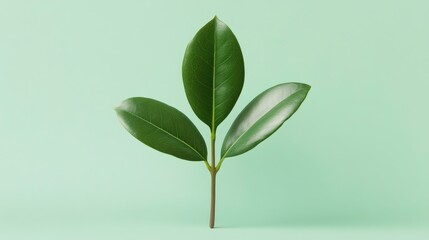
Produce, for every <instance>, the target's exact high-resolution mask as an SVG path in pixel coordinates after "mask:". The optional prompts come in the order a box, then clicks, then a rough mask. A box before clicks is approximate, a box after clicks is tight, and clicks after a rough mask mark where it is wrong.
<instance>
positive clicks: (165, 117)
mask: <svg viewBox="0 0 429 240" xmlns="http://www.w3.org/2000/svg"><path fill="white" fill-rule="evenodd" d="M115 110H116V112H117V114H118V116H119V119H120V120H121V123H122V125H123V126H124V127H125V128H126V129H127V130H128V132H129V133H131V134H132V135H133V136H134V137H135V138H137V139H138V140H140V141H141V142H142V143H144V144H146V145H148V146H149V147H152V148H154V149H156V150H158V151H161V152H164V153H167V154H171V155H173V156H176V157H178V158H181V159H185V160H192V161H203V160H206V159H207V147H206V144H205V142H204V139H203V137H202V136H201V134H200V132H199V131H198V129H197V128H196V127H195V125H194V124H193V123H192V122H191V120H189V118H188V117H186V116H185V114H183V113H182V112H180V111H179V110H177V109H175V108H173V107H171V106H169V105H167V104H165V103H162V102H159V101H156V100H154V99H150V98H142V97H135V98H129V99H127V100H125V101H123V102H122V103H121V105H120V106H119V107H117V108H116V109H115Z"/></svg>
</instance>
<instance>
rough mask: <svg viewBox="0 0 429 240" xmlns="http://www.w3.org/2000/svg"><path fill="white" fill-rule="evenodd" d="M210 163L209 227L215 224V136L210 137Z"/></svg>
mask: <svg viewBox="0 0 429 240" xmlns="http://www.w3.org/2000/svg"><path fill="white" fill-rule="evenodd" d="M211 142H212V146H211V147H212V164H211V172H210V175H211V185H212V187H211V203H210V225H209V226H210V228H214V224H215V202H216V162H215V138H214V137H212V139H211Z"/></svg>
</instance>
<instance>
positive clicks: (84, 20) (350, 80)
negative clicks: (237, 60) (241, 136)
mask: <svg viewBox="0 0 429 240" xmlns="http://www.w3.org/2000/svg"><path fill="white" fill-rule="evenodd" d="M428 12H429V4H428V2H427V1H423V0H422V1H417V0H410V1H387V0H386V1H369V0H365V1H340V0H337V1H335V0H328V1H268V0H266V1H227V0H222V1H137V0H135V1H128V0H127V1H81V0H74V1H71V0H70V1H50V0H45V1H12V0H3V1H1V2H0V104H1V108H0V110H1V113H0V238H1V239H238V238H240V239H262V238H265V239H333V238H337V239H340V238H342V239H380V238H386V239H419V238H421V239H425V237H428V236H429V231H428V230H427V226H428V224H427V223H428V221H429V188H428V184H429V174H428V172H429V147H428V143H429V127H428V122H429V110H428V107H427V105H428V103H429V97H428V89H429V44H428V43H429V28H428V26H427V25H428V23H429V14H428ZM215 14H216V15H217V16H218V17H219V18H220V19H221V20H223V21H225V22H226V23H227V24H228V25H229V26H230V27H231V29H232V30H233V31H234V33H235V34H236V36H237V38H238V40H239V42H240V44H241V47H242V50H243V54H244V58H245V64H246V79H245V85H244V88H243V92H242V94H241V96H240V98H239V100H238V102H237V105H236V107H235V108H234V110H233V112H232V113H231V114H230V116H229V117H228V118H227V119H226V120H225V122H224V123H223V124H222V125H221V126H220V127H219V130H218V131H219V133H218V145H217V147H218V149H220V145H221V141H222V139H223V136H224V135H225V133H226V131H227V130H228V128H229V126H230V124H231V123H232V121H233V120H234V118H235V117H236V116H237V114H238V112H239V111H240V110H241V109H242V108H243V107H244V106H245V105H246V104H247V103H248V102H249V101H250V100H251V99H252V98H253V97H254V96H256V95H257V94H258V93H260V92H262V91H263V90H265V89H267V88H268V87H271V86H273V85H275V84H278V83H282V82H289V81H297V82H305V83H308V84H310V85H312V90H311V91H310V93H309V96H308V98H307V99H306V101H305V102H304V103H303V105H302V107H301V108H300V110H299V111H298V112H297V113H296V114H295V115H294V116H293V117H292V118H291V119H290V120H289V121H287V122H286V124H285V125H283V127H282V128H281V129H280V130H279V131H278V132H276V133H275V134H274V135H273V136H272V137H271V138H269V139H268V140H266V141H265V142H263V143H262V144H260V145H259V146H258V147H257V148H255V149H254V150H252V151H250V152H248V153H246V154H244V155H241V156H238V157H234V158H230V159H227V160H225V162H224V164H223V166H222V169H221V171H220V172H219V175H218V198H217V199H218V201H217V218H216V224H217V226H218V227H219V228H218V229H215V230H214V231H213V230H209V228H208V217H209V181H210V179H209V174H208V172H207V170H206V169H205V166H204V164H203V163H201V162H187V161H183V160H179V159H175V158H173V157H171V156H169V155H164V154H161V153H159V152H156V151H154V150H152V149H150V148H148V147H146V146H144V145H143V144H141V143H139V142H138V141H137V140H135V139H134V138H132V137H131V135H129V134H128V133H127V132H126V131H125V130H124V129H123V127H122V126H121V125H120V123H119V121H118V120H117V117H116V115H115V113H114V111H113V108H114V107H115V106H117V105H118V104H119V103H120V101H122V100H123V99H125V98H128V97H132V96H146V97H151V98H156V99H158V100H161V101H164V102H166V103H167V104H170V105H173V106H175V107H176V108H178V109H180V110H181V111H183V112H184V113H185V114H187V115H188V116H189V117H190V118H191V120H192V121H193V122H194V123H195V124H196V125H197V127H198V128H199V129H200V131H202V133H203V135H204V136H205V137H206V139H208V137H209V129H208V128H207V126H205V125H203V124H202V123H201V122H200V121H199V120H198V118H197V117H196V116H195V115H194V114H193V112H192V110H191V108H190V106H189V105H188V103H187V100H186V97H185V93H184V90H183V85H182V79H181V63H182V57H183V54H184V51H185V47H186V44H187V43H188V42H189V41H190V39H191V38H192V37H193V35H194V34H195V33H196V31H197V30H198V29H199V28H200V27H202V26H203V25H204V24H205V23H206V22H207V21H209V20H210V19H212V17H213V16H214V15H215ZM411 236H412V237H414V238H411ZM426 239H427V238H426Z"/></svg>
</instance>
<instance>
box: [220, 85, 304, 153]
mask: <svg viewBox="0 0 429 240" xmlns="http://www.w3.org/2000/svg"><path fill="white" fill-rule="evenodd" d="M309 90H310V86H309V85H307V84H303V83H284V84H280V85H277V86H274V87H272V88H270V89H268V90H266V91H264V92H263V93H261V94H260V95H258V96H257V97H256V98H255V99H253V100H252V101H251V102H250V103H249V104H248V105H247V106H246V107H245V108H244V109H243V111H242V112H241V113H240V114H239V115H238V117H237V119H236V120H235V121H234V122H233V124H232V126H231V128H230V129H229V131H228V133H227V134H226V136H225V139H224V142H223V145H222V150H221V156H222V159H223V158H225V157H232V156H236V155H239V154H242V153H245V152H247V151H249V150H250V149H252V148H254V147H255V146H256V145H258V144H259V143H260V142H262V141H263V140H265V139H266V138H268V137H269V136H270V135H271V134H273V133H274V132H275V131H276V130H277V129H278V128H279V127H280V126H281V125H282V124H283V123H284V122H285V121H286V120H287V119H288V118H289V117H291V116H292V114H293V113H294V112H295V111H296V110H297V109H298V108H299V106H300V105H301V103H302V102H303V101H304V99H305V97H306V96H307V93H308V91H309Z"/></svg>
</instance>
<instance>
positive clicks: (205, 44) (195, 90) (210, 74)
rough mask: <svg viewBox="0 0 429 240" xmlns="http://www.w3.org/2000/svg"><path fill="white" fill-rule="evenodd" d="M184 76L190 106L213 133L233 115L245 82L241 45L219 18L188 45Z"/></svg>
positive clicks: (209, 23)
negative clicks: (232, 112)
mask: <svg viewBox="0 0 429 240" xmlns="http://www.w3.org/2000/svg"><path fill="white" fill-rule="evenodd" d="M182 76H183V83H184V86H185V91H186V96H187V98H188V101H189V104H190V105H191V107H192V109H193V110H194V112H195V114H196V115H197V116H198V118H200V119H201V121H203V122H204V123H206V124H207V125H208V126H209V127H210V129H211V130H212V132H214V130H216V127H217V126H218V125H219V124H220V123H221V122H222V121H223V120H224V119H225V118H226V116H228V114H229V113H230V112H231V110H232V108H233V107H234V105H235V103H236V101H237V99H238V97H239V95H240V93H241V89H242V88H243V82H244V62H243V55H242V53H241V49H240V45H239V44H238V41H237V39H236V37H235V36H234V34H233V33H232V31H231V30H230V29H229V27H228V26H227V25H226V24H225V23H223V22H222V21H220V20H219V19H218V18H216V17H215V18H214V19H213V20H211V21H210V22H208V23H207V24H206V25H205V26H204V27H203V28H201V29H200V30H199V31H198V32H197V34H196V35H195V37H194V38H193V39H192V41H191V42H190V43H189V45H188V47H187V48H186V52H185V57H184V59H183V66H182Z"/></svg>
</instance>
